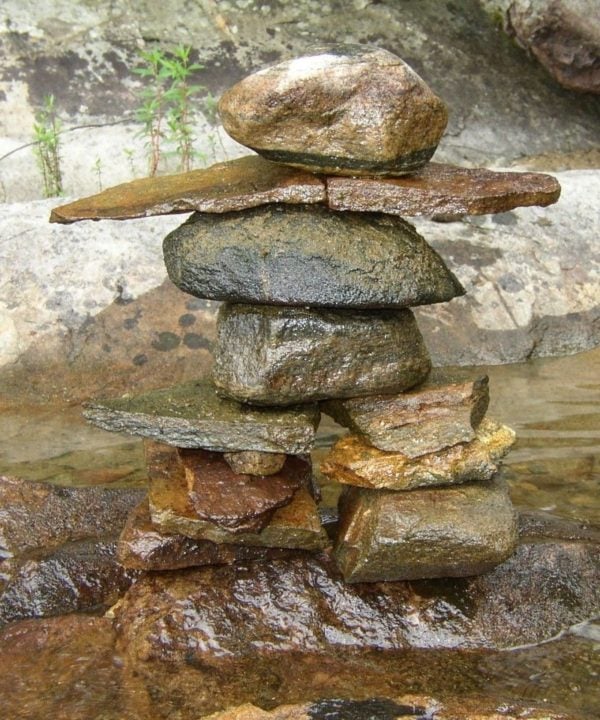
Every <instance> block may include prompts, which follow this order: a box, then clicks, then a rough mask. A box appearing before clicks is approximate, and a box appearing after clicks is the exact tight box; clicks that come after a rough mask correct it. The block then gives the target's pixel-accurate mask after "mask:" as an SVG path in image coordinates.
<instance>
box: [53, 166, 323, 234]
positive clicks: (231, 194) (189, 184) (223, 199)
mask: <svg viewBox="0 0 600 720" xmlns="http://www.w3.org/2000/svg"><path fill="white" fill-rule="evenodd" d="M324 201H325V185H324V183H323V182H322V181H321V180H320V179H319V178H318V177H316V176H315V175H312V174H310V173H306V172H302V171H301V170H295V169H293V168H290V167H286V166H284V165H278V164H277V163H273V162H269V161H268V160H264V159H263V158H261V157H259V156H258V155H247V156H246V157H241V158H238V159H237V160H228V161H227V162H222V163H218V164H216V165H212V166H211V167H209V168H205V169H202V170H193V171H192V172H188V173H180V174H178V175H164V176H159V177H149V178H142V179H139V180H133V181H131V182H127V183H123V184H121V185H116V186H115V187H112V188H108V189H107V190H104V191H103V192H101V193H98V194H97V195H91V196H90V197H87V198H83V199H81V200H76V201H75V202H72V203H69V204H68V205H62V206H61V207H57V208H54V210H52V213H51V215H50V222H56V223H73V222H77V221H78V220H103V219H104V220H128V219H131V218H140V217H148V216H150V215H170V214H172V213H189V212H192V211H194V210H197V211H199V212H212V213H224V212H230V211H232V210H243V209H245V208H250V207H256V206H257V205H264V204H266V203H271V202H283V203H316V202H324Z"/></svg>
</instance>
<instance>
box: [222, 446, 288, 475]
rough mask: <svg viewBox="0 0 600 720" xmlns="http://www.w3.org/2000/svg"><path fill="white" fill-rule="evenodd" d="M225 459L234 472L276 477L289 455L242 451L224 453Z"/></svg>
mask: <svg viewBox="0 0 600 720" xmlns="http://www.w3.org/2000/svg"><path fill="white" fill-rule="evenodd" d="M223 458H224V460H225V462H226V463H227V464H228V465H229V467H230V468H231V469H232V470H233V472H236V473H242V474H245V475H274V474H275V473H278V472H279V471H280V470H281V468H282V467H283V466H284V464H285V461H286V458H287V455H284V454H283V453H263V452H257V451H256V450H241V451H240V452H229V453H224V454H223Z"/></svg>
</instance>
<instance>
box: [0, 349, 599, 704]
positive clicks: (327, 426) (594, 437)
mask: <svg viewBox="0 0 600 720" xmlns="http://www.w3.org/2000/svg"><path fill="white" fill-rule="evenodd" d="M485 371H486V372H487V373H488V374H489V375H490V389H491V403H490V409H489V413H488V414H489V416H490V417H492V418H494V419H496V420H499V421H502V422H505V423H507V424H509V425H511V426H512V427H513V428H514V429H515V430H516V431H517V435H518V441H517V445H516V446H515V448H514V450H513V452H512V453H511V454H510V455H509V456H508V458H507V460H506V463H505V467H504V471H503V472H504V473H505V475H506V477H507V478H508V480H509V482H510V485H511V492H512V497H513V501H514V502H515V504H516V505H517V506H518V507H521V508H529V509H538V510H544V511H547V512H551V513H553V514H555V515H559V516H562V517H567V518H572V519H576V520H579V521H584V522H590V523H596V524H600V492H599V489H600V470H599V464H598V460H599V456H600V350H594V351H590V352H586V353H582V354H579V355H575V356H571V357H566V358H560V359H540V360H534V361H531V362H529V363H526V364H519V365H512V366H497V367H489V368H486V369H485ZM342 432H343V431H342V430H341V428H339V427H338V426H336V425H335V424H334V423H333V422H332V421H330V420H329V419H327V418H324V420H323V423H322V426H321V429H320V431H319V441H318V443H317V449H316V450H315V460H316V461H317V462H318V460H319V459H320V458H321V457H322V456H323V454H324V453H325V448H326V446H327V445H329V444H330V443H331V442H332V441H333V440H334V439H335V438H336V437H337V436H339V435H340V434H341V433H342ZM0 474H11V475H18V476H21V477H25V478H29V479H35V480H44V481H48V482H53V483H58V484H71V485H89V484H101V483H110V484H113V485H131V484H139V483H143V481H144V464H143V456H142V450H141V442H140V441H136V440H132V439H128V438H125V437H120V436H118V435H111V434H109V433H106V432H103V431H101V430H97V429H95V428H92V427H90V426H88V425H87V424H86V423H85V422H84V421H83V420H82V418H81V415H80V411H79V408H64V407H62V408H57V407H47V408H36V409H20V410H13V411H11V412H6V413H4V414H2V415H0ZM337 492H338V489H337V488H336V487H334V486H332V485H325V487H324V500H325V502H326V503H327V504H330V503H331V504H332V503H334V502H335V498H336V495H337ZM419 658H420V659H418V658H415V659H414V661H412V662H409V659H408V656H407V655H406V654H394V653H373V652H371V653H366V654H364V655H362V656H361V657H360V659H356V658H345V659H344V658H340V659H339V661H335V662H333V664H332V661H331V660H330V661H328V662H329V664H330V667H327V668H326V667H323V668H321V669H320V670H319V671H317V670H316V668H315V663H317V664H318V662H319V661H318V660H315V659H314V658H313V659H311V658H309V657H305V658H300V659H297V660H295V661H294V662H293V663H291V664H290V667H292V665H293V666H295V665H296V664H297V666H298V667H297V670H298V672H295V671H294V672H291V673H290V676H293V677H294V678H296V679H295V680H294V681H291V680H290V682H289V687H285V686H283V687H280V688H279V689H278V690H277V691H276V692H275V691H273V692H271V691H269V692H267V689H266V688H265V687H264V676H263V675H261V676H260V677H259V676H257V677H256V678H254V677H253V676H251V675H249V676H248V677H247V679H246V680H247V683H246V684H247V695H248V697H251V698H254V699H255V701H256V702H261V703H262V704H263V705H264V706H268V705H273V704H276V703H277V702H281V701H288V702H289V701H297V700H302V699H315V698H317V697H325V696H327V695H329V696H331V695H338V696H345V697H351V696H357V697H358V696H360V697H365V696H368V695H388V696H392V695H394V694H396V695H398V694H401V693H405V692H427V693H430V694H435V693H454V692H456V693H461V692H464V693H469V694H473V693H474V694H485V695H491V696H495V697H505V698H507V699H519V698H521V699H525V700H529V701H536V702H545V701H548V702H550V703H556V704H558V705H559V706H561V707H562V708H564V709H566V710H570V711H572V712H574V713H580V714H581V716H582V717H590V718H592V717H600V715H596V714H594V713H595V712H596V711H595V708H598V707H600V681H599V678H600V627H599V626H598V625H595V624H594V623H587V624H583V625H581V626H578V627H576V628H574V629H573V630H572V631H571V632H569V633H565V634H564V635H563V636H562V637H561V638H559V639H556V640H554V641H552V642H548V643H545V644H543V645H538V646H536V647H531V648H523V649H520V650H513V651H510V652H500V653H480V654H470V655H468V654H460V653H459V654H457V653H454V654H449V653H447V652H446V653H438V654H436V653H434V652H431V651H428V652H427V653H426V654H421V655H420V656H419ZM449 658H450V659H449ZM307 663H308V664H309V665H310V667H311V668H312V670H311V672H310V673H307V672H305V671H303V667H304V665H305V664H307ZM357 663H358V666H357ZM423 663H425V664H427V666H428V670H427V672H424V669H423V668H424V666H423ZM357 667H359V668H360V670H358V671H357ZM288 669H289V668H288ZM304 670H306V668H304ZM357 672H360V673H361V674H362V675H363V678H362V681H361V687H360V689H359V688H357V687H356V673H357ZM261 677H262V679H261ZM265 693H266V694H265ZM269 693H270V694H269ZM269 698H270V699H269ZM232 699H233V698H232ZM88 700H89V699H88ZM224 701H226V698H225V696H224ZM108 702H109V700H108V697H103V696H102V692H101V691H100V692H99V696H98V697H97V698H94V701H93V705H94V707H95V712H96V711H97V712H96V714H95V715H94V714H92V715H90V717H102V716H104V717H113V716H112V715H110V713H109V707H108V706H107V704H106V703H108ZM25 716H27V715H24V717H25ZM115 717H116V716H115Z"/></svg>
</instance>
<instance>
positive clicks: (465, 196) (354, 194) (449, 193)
mask: <svg viewBox="0 0 600 720" xmlns="http://www.w3.org/2000/svg"><path fill="white" fill-rule="evenodd" d="M559 196H560V185H559V183H558V180H556V179H555V178H554V177H552V176H551V175H546V174H544V173H531V172H528V173H526V172H498V171H495V170H487V169H486V168H462V167H456V166H454V165H442V164H440V163H429V164H428V165H426V166H425V167H424V168H422V169H421V170H419V171H418V172H417V173H414V174H411V175H408V176H407V177H402V178H340V177H337V178H336V177H329V178H327V203H328V205H329V207H330V208H331V209H332V210H344V211H348V210H353V211H359V212H382V213H390V214H392V215H402V216H404V217H410V216H416V215H450V216H456V215H485V214H487V213H503V212H507V211H508V210H513V209H514V208H516V207H521V206H526V205H551V204H552V203H555V202H556V201H557V200H558V198H559Z"/></svg>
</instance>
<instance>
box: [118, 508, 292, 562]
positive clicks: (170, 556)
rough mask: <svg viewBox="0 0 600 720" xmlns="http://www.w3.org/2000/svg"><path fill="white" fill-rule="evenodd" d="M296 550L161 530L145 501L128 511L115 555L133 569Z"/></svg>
mask: <svg viewBox="0 0 600 720" xmlns="http://www.w3.org/2000/svg"><path fill="white" fill-rule="evenodd" d="M292 552H293V553H296V554H297V553H298V552H299V551H297V550H294V551H291V550H287V549H283V548H265V547H257V546H253V545H233V544H231V543H227V544H223V543H221V544H217V543H213V542H211V541H210V540H194V539H192V538H189V537H186V536H185V535H176V534H173V533H168V534H165V533H162V532H160V531H159V530H157V529H156V528H155V527H154V525H152V522H151V519H150V510H149V508H148V501H147V500H144V501H143V502H142V503H140V505H139V506H138V507H137V508H136V509H135V510H134V511H133V512H132V513H131V514H130V516H129V518H128V520H127V524H126V525H125V527H124V529H123V532H122V533H121V536H120V538H119V544H118V547H117V557H118V559H119V562H120V563H121V565H123V566H124V567H126V568H129V569H133V570H146V571H153V570H178V569H180V568H187V567H198V566H202V565H230V564H232V563H236V562H243V561H245V560H257V559H258V560H271V559H277V558H285V557H288V556H290V553H292Z"/></svg>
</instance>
